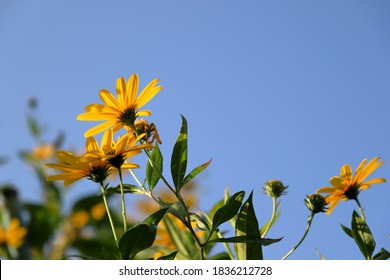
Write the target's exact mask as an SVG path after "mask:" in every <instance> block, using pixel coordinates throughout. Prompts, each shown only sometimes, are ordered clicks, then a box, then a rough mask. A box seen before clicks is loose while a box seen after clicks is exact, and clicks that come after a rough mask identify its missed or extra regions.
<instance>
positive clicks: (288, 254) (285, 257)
mask: <svg viewBox="0 0 390 280" xmlns="http://www.w3.org/2000/svg"><path fill="white" fill-rule="evenodd" d="M313 218H314V213H313V212H311V214H310V216H309V218H308V219H307V226H306V230H305V233H304V234H303V236H302V238H301V240H299V242H298V244H297V245H295V247H294V248H292V249H291V250H290V252H288V253H287V254H286V255H285V256H284V257H283V258H282V260H285V259H287V258H288V257H289V256H290V255H291V254H292V253H293V252H294V251H295V250H296V249H297V248H298V247H299V245H301V243H302V242H303V240H304V239H305V238H306V235H307V233H308V232H309V229H310V226H311V222H312V221H313Z"/></svg>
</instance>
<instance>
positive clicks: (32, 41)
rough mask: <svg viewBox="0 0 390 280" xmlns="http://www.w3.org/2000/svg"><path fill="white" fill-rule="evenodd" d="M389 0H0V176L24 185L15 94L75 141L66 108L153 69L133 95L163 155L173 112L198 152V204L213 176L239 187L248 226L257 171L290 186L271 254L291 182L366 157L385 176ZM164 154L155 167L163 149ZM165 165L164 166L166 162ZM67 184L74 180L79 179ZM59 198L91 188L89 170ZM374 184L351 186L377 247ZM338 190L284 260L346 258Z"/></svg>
mask: <svg viewBox="0 0 390 280" xmlns="http://www.w3.org/2000/svg"><path fill="white" fill-rule="evenodd" d="M103 2H104V3H103ZM389 11H390V4H389V2H387V1H357V0H354V1H109V2H106V1H61V3H59V1H47V0H46V1H39V0H37V1H11V0H2V1H1V2H0V40H1V43H0V90H1V94H0V98H1V99H0V100H1V101H0V102H1V105H2V106H1V107H2V109H1V110H0V131H1V135H2V145H1V150H0V154H1V155H5V156H7V157H8V158H9V163H8V164H7V165H5V166H2V167H1V168H0V174H1V175H0V181H1V182H6V181H10V182H14V183H15V184H16V185H17V186H18V188H19V189H20V191H21V193H22V197H23V198H24V199H31V200H37V199H38V198H39V188H38V186H37V183H36V182H35V181H34V177H32V173H31V170H29V169H28V168H27V167H26V166H25V165H24V164H23V163H22V162H21V161H20V160H18V159H17V157H16V154H17V151H19V150H20V149H23V148H29V147H30V146H31V145H32V144H33V141H32V139H31V137H30V135H29V134H28V130H27V126H26V124H25V113H26V102H27V100H28V98H29V97H31V96H34V97H37V98H38V100H39V105H40V117H41V119H42V121H43V122H45V123H46V124H47V125H48V126H49V128H50V133H49V134H48V139H51V138H52V137H54V135H55V133H56V132H57V131H60V130H61V131H64V132H65V133H66V137H67V138H66V143H65V144H66V145H65V146H67V147H71V146H72V147H83V145H84V141H85V140H84V137H83V133H84V132H85V130H86V129H88V128H89V127H91V125H92V123H87V122H79V121H76V116H77V115H78V114H80V113H82V112H83V110H84V107H85V106H86V105H87V104H90V103H96V102H100V99H99V98H98V92H99V90H100V89H102V88H107V89H109V90H111V91H114V89H115V80H116V78H117V77H120V76H124V77H126V79H127V78H128V77H129V76H130V75H131V74H132V73H138V75H139V76H140V81H141V85H142V86H144V85H146V84H147V83H148V82H149V81H151V80H152V79H154V78H159V79H160V84H161V85H162V86H163V90H162V91H161V92H160V93H159V94H158V95H157V96H156V97H155V98H154V99H153V100H152V101H151V102H150V103H149V104H148V109H150V110H152V112H153V115H152V117H150V118H149V120H150V121H152V122H155V123H156V124H157V125H158V127H159V131H160V133H161V137H162V139H163V146H162V151H163V153H164V156H165V158H166V159H167V160H168V159H169V158H170V152H171V150H172V147H173V143H174V140H175V138H176V136H177V133H178V130H179V128H180V122H181V119H180V114H183V115H184V116H185V117H186V118H187V120H188V123H189V168H192V167H195V166H196V165H198V164H200V163H203V162H205V161H207V160H208V159H210V158H213V162H212V164H211V166H210V167H209V168H208V171H207V172H206V173H205V174H204V175H203V177H202V180H201V189H200V194H201V197H202V200H201V201H200V207H201V208H202V209H204V210H208V209H209V208H210V207H211V204H212V202H214V201H216V200H217V199H220V198H221V197H222V195H223V192H224V188H225V186H226V185H228V186H229V187H230V189H231V192H235V191H238V190H242V189H243V190H247V191H248V193H249V192H250V190H252V189H254V190H255V204H256V211H257V213H258V216H259V220H260V223H264V222H265V221H266V219H268V218H269V216H270V213H271V202H270V200H269V199H268V198H267V197H266V196H265V195H263V194H262V193H261V187H262V186H263V182H264V181H266V180H269V179H274V178H277V179H281V180H282V181H283V182H285V184H288V185H290V187H289V189H288V195H287V196H284V197H283V200H282V216H281V218H280V219H279V221H278V223H277V225H276V226H275V227H274V228H273V229H272V230H271V231H270V233H269V235H270V237H280V236H285V238H284V240H283V241H282V242H280V243H279V244H277V245H274V246H270V247H267V248H266V249H265V252H264V255H265V258H268V259H280V258H281V257H282V256H283V255H284V254H285V253H286V252H287V251H288V250H289V249H290V248H291V247H293V246H294V245H295V243H296V242H297V241H298V240H299V238H300V236H301V235H302V233H303V231H304V229H305V226H306V219H307V216H308V214H309V213H308V211H307V210H306V207H305V206H304V204H303V199H304V197H305V195H306V194H310V193H313V192H314V191H315V190H316V189H317V188H319V187H322V186H325V185H328V184H329V179H330V178H331V177H332V176H335V175H338V174H339V169H340V167H341V166H342V165H343V164H345V163H350V164H351V165H352V167H353V168H354V169H355V168H356V166H357V165H358V164H359V163H360V161H361V160H362V159H364V158H369V159H371V158H373V157H375V156H381V157H382V158H383V159H384V160H385V164H384V165H383V166H381V167H380V168H379V169H378V170H377V171H376V172H375V173H374V176H375V177H385V178H387V179H388V180H389V179H390V149H389V143H390V140H389V139H390V125H389V120H390V118H389V115H390V113H389V109H390V52H389V50H390V31H389V26H390V17H389ZM166 166H167V167H168V166H169V164H168V162H166ZM166 170H168V168H166ZM81 189H82V191H80V190H81ZM68 191H69V195H70V196H71V197H72V196H77V195H80V193H83V192H84V193H85V192H88V191H95V189H94V188H93V187H92V186H91V185H90V183H89V182H86V183H85V184H83V183H80V184H77V185H75V186H73V187H70V188H69V190H68ZM389 198H390V188H389V183H386V184H380V185H374V186H373V187H372V189H370V190H368V191H364V192H362V193H361V194H360V200H361V203H362V204H363V205H364V206H365V207H366V216H367V220H368V224H369V225H370V227H371V230H372V231H373V233H374V236H375V238H376V241H377V246H378V248H377V249H376V251H378V250H379V249H380V247H385V248H387V249H388V250H389V249H390V239H389V234H390V220H389V218H388V216H389V211H390V204H389ZM355 208H356V207H355V204H354V203H353V202H343V203H340V204H339V205H338V206H337V207H336V209H335V210H334V212H333V213H332V215H330V216H326V215H318V216H316V217H315V220H314V223H313V226H312V230H311V232H310V233H309V235H308V238H307V239H306V241H305V242H304V243H303V245H302V246H301V247H300V248H299V249H298V250H297V252H296V253H294V254H293V255H292V256H291V259H318V257H317V255H316V253H315V249H316V248H318V249H319V251H320V252H321V253H322V254H323V255H324V256H325V257H327V258H329V259H361V258H362V257H361V255H360V252H359V250H358V249H357V247H356V246H355V245H354V243H353V242H352V240H351V239H350V238H349V237H347V236H346V235H345V234H344V233H343V232H342V230H341V228H340V226H339V224H340V223H343V224H345V225H349V223H350V217H351V213H352V211H353V209H355Z"/></svg>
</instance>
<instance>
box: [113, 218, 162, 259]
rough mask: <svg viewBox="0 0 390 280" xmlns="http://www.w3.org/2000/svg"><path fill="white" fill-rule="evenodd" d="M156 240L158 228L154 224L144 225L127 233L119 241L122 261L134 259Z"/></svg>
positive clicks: (137, 226) (135, 227)
mask: <svg viewBox="0 0 390 280" xmlns="http://www.w3.org/2000/svg"><path fill="white" fill-rule="evenodd" d="M155 238H156V226H155V225H154V224H153V223H142V224H138V225H135V226H133V227H132V228H130V229H129V230H128V231H126V232H125V233H124V234H123V236H122V237H121V239H120V240H119V244H118V246H119V251H120V253H121V255H122V259H124V260H128V259H130V260H131V259H134V257H135V255H136V254H137V253H139V252H141V251H142V250H145V249H147V248H149V247H150V246H152V245H153V242H154V240H155Z"/></svg>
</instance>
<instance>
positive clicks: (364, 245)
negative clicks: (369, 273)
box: [351, 211, 375, 260]
mask: <svg viewBox="0 0 390 280" xmlns="http://www.w3.org/2000/svg"><path fill="white" fill-rule="evenodd" d="M351 232H352V237H353V239H354V240H355V242H356V244H357V245H358V246H359V249H360V251H361V252H362V254H363V256H364V257H365V258H366V259H367V260H370V259H372V253H373V252H374V250H375V240H374V237H373V236H372V233H371V231H370V228H369V227H368V225H367V224H366V222H365V221H364V219H362V218H361V217H360V216H359V215H358V214H357V213H356V211H353V214H352V229H351Z"/></svg>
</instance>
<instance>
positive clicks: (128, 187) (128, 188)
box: [106, 184, 143, 196]
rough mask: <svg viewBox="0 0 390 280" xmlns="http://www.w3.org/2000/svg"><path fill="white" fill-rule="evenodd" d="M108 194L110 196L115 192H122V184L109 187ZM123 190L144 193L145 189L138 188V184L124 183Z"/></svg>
mask: <svg viewBox="0 0 390 280" xmlns="http://www.w3.org/2000/svg"><path fill="white" fill-rule="evenodd" d="M106 191H107V192H106V194H107V196H110V195H112V194H114V193H121V187H120V185H118V186H116V187H112V188H107V190H106ZM123 192H124V193H134V194H143V191H142V190H141V189H140V188H138V187H137V186H134V185H131V184H123Z"/></svg>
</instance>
